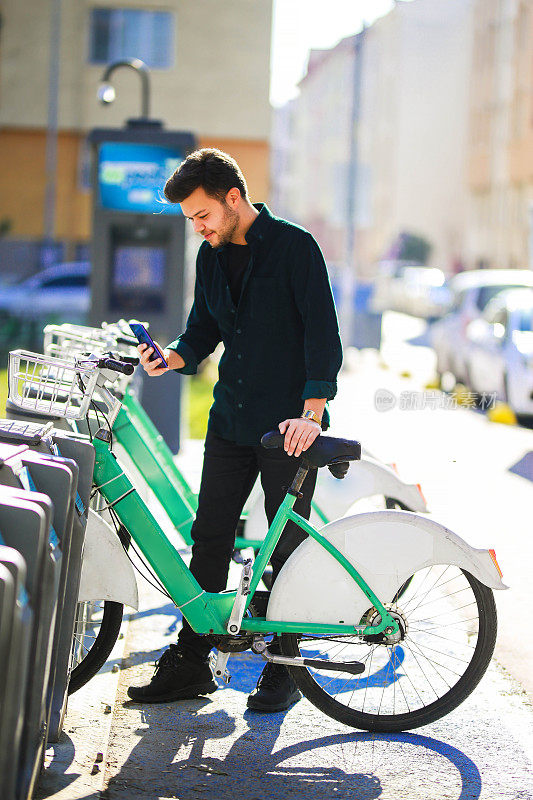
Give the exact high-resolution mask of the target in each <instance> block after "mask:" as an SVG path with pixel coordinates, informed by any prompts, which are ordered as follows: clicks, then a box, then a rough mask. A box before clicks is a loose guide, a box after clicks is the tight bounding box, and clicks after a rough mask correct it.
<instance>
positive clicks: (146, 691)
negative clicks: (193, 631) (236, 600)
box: [128, 644, 218, 703]
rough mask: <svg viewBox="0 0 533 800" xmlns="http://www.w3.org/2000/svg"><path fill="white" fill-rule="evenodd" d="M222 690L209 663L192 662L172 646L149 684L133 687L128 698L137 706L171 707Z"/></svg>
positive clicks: (162, 658)
mask: <svg viewBox="0 0 533 800" xmlns="http://www.w3.org/2000/svg"><path fill="white" fill-rule="evenodd" d="M217 689H218V686H217V684H216V681H215V680H214V678H213V673H212V672H211V668H210V666H209V664H208V662H207V661H205V662H201V661H200V662H198V661H189V660H187V658H186V657H185V656H184V655H183V653H182V652H181V651H180V650H179V648H178V645H176V644H171V645H170V647H169V648H168V649H167V650H165V652H164V653H163V655H162V656H161V658H160V659H159V661H156V670H155V673H154V676H153V678H152V680H151V681H150V683H149V684H147V685H146V686H130V688H129V689H128V696H129V697H131V699H132V700H135V701H136V702H137V703H169V702H170V701H172V700H191V699H192V698H194V697H199V695H201V694H211V693H212V692H216V690H217Z"/></svg>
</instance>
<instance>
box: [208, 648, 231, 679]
mask: <svg viewBox="0 0 533 800" xmlns="http://www.w3.org/2000/svg"><path fill="white" fill-rule="evenodd" d="M228 659H229V653H222V652H221V651H220V650H219V651H218V652H217V654H216V655H215V654H214V653H211V655H210V656H209V660H210V662H211V669H212V670H213V675H214V676H215V678H219V680H221V681H224V683H225V684H228V683H229V682H230V680H231V674H230V673H229V672H228V670H227V668H226V664H227V663H228Z"/></svg>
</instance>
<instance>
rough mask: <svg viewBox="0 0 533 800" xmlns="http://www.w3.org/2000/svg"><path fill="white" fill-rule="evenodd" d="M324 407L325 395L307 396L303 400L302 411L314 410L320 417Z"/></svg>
mask: <svg viewBox="0 0 533 800" xmlns="http://www.w3.org/2000/svg"><path fill="white" fill-rule="evenodd" d="M325 407H326V398H325V397H308V398H307V400H305V401H304V408H303V410H304V411H314V412H315V414H317V416H319V417H320V419H322V415H323V414H324V408H325Z"/></svg>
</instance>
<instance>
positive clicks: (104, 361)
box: [98, 358, 134, 375]
mask: <svg viewBox="0 0 533 800" xmlns="http://www.w3.org/2000/svg"><path fill="white" fill-rule="evenodd" d="M98 367H99V368H100V369H110V370H113V372H122V374H123V375H131V374H132V373H133V370H134V366H133V364H128V363H126V362H125V361H117V359H116V358H100V359H99V360H98Z"/></svg>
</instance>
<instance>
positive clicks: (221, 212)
mask: <svg viewBox="0 0 533 800" xmlns="http://www.w3.org/2000/svg"><path fill="white" fill-rule="evenodd" d="M232 192H234V190H233V189H230V191H229V192H228V195H231V193H232ZM228 195H227V196H226V198H227V200H229V203H230V204H228V202H226V201H221V200H218V199H217V198H216V197H210V196H209V195H208V194H206V192H205V190H204V189H202V188H201V187H198V189H195V190H194V192H193V193H192V194H190V195H189V196H188V197H186V198H185V200H183V202H181V203H180V206H181V210H182V211H183V213H184V215H185V216H186V217H187V219H189V220H190V221H191V222H192V225H193V228H194V232H195V233H198V234H200V236H203V238H204V240H205V241H206V242H209V244H210V245H211V247H213V248H216V247H222V245H224V244H227V243H228V242H230V241H231V239H232V237H233V234H234V233H235V231H236V230H237V227H238V225H239V213H238V211H237V210H236V208H235V207H233V205H235V204H233V199H232V198H233V195H231V196H230V197H228ZM239 198H240V194H239ZM236 201H237V202H236V206H237V207H238V198H236Z"/></svg>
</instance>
